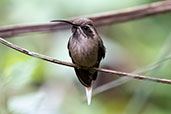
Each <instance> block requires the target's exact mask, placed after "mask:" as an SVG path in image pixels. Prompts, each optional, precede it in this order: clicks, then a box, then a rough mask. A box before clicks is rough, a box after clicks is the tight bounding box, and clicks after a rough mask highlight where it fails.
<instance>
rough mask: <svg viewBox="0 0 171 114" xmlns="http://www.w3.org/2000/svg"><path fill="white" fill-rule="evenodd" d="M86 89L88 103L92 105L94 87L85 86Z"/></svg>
mask: <svg viewBox="0 0 171 114" xmlns="http://www.w3.org/2000/svg"><path fill="white" fill-rule="evenodd" d="M85 89H86V96H87V103H88V105H90V104H91V97H92V89H93V88H92V87H88V88H87V87H86V88H85Z"/></svg>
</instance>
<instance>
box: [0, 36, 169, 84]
mask: <svg viewBox="0 0 171 114" xmlns="http://www.w3.org/2000/svg"><path fill="white" fill-rule="evenodd" d="M0 43H2V44H4V45H6V46H8V47H10V48H12V49H14V50H16V51H19V52H21V53H24V54H26V55H29V56H32V57H36V58H39V59H42V60H45V61H48V62H51V63H55V64H60V65H65V66H69V67H76V68H80V67H79V66H78V65H76V64H72V63H69V62H64V61H60V60H57V59H54V58H52V57H49V56H46V55H42V54H39V53H35V52H31V51H29V50H26V49H24V48H21V47H19V46H17V45H14V44H12V43H10V42H8V41H6V40H5V39H3V38H0ZM93 70H96V71H99V72H105V73H110V74H115V75H118V76H127V77H131V78H135V79H139V80H148V81H153V82H159V83H165V84H171V80H168V79H160V78H153V77H147V76H143V75H138V74H132V73H127V72H120V71H114V70H109V69H100V68H93Z"/></svg>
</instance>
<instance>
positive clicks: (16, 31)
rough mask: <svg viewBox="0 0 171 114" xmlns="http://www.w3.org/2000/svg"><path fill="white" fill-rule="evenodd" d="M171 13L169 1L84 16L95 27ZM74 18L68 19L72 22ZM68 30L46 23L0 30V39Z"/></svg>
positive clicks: (59, 25) (59, 24)
mask: <svg viewBox="0 0 171 114" xmlns="http://www.w3.org/2000/svg"><path fill="white" fill-rule="evenodd" d="M168 12H171V0H166V1H160V2H155V3H151V4H146V5H142V6H137V7H134V8H128V9H125V10H122V11H113V12H106V13H102V14H96V15H92V16H86V17H88V18H90V19H92V20H93V21H94V24H95V25H96V26H104V25H109V24H117V23H122V22H128V21H132V20H135V19H142V18H145V17H149V16H153V15H158V14H163V13H168ZM73 19H75V18H72V19H69V20H73ZM67 28H69V26H68V25H66V24H64V23H47V24H40V25H27V26H26V25H23V26H11V27H2V28H0V36H1V37H12V36H16V35H20V34H25V33H31V32H50V31H55V30H62V29H67Z"/></svg>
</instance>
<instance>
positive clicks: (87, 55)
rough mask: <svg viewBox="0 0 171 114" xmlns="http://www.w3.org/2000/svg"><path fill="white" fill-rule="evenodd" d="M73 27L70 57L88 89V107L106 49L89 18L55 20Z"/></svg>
mask: <svg viewBox="0 0 171 114" xmlns="http://www.w3.org/2000/svg"><path fill="white" fill-rule="evenodd" d="M52 22H64V23H68V24H70V25H72V28H71V31H72V35H71V37H70V39H69V41H68V50H69V55H70V57H71V59H72V62H73V63H74V64H76V65H78V66H79V67H80V68H74V69H75V73H76V75H77V77H78V80H79V81H80V82H81V84H82V85H83V86H84V87H85V89H86V96H87V102H88V105H90V103H91V97H92V89H93V82H94V81H95V80H96V78H97V74H98V72H97V71H94V70H92V68H93V67H96V68H98V67H99V65H100V62H101V60H102V58H104V57H105V53H106V48H105V46H104V45H103V41H102V39H101V37H100V36H99V34H98V32H97V30H96V28H95V26H94V24H93V21H92V20H91V19H89V18H77V19H74V20H73V21H66V20H53V21H52Z"/></svg>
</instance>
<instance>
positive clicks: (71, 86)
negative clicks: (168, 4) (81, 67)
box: [0, 0, 171, 114]
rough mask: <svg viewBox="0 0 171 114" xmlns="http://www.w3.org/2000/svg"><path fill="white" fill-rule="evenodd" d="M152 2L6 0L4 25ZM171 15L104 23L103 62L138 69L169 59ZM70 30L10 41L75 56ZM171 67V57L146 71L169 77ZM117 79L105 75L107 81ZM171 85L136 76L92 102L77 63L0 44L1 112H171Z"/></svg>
mask: <svg viewBox="0 0 171 114" xmlns="http://www.w3.org/2000/svg"><path fill="white" fill-rule="evenodd" d="M152 1H156V0H150V1H149V0H148V1H139V0H137V1H130V0H122V1H117V0H115V1H114V0H102V1H99V0H86V1H77V0H71V1H64V0H54V1H45V0H36V1H35V0H30V1H22V0H15V1H14V0H0V18H1V21H0V26H5V25H6V26H8V25H12V24H18V25H20V24H23V23H27V24H33V23H35V24H37V23H44V22H49V21H50V20H53V19H65V18H71V17H75V16H82V15H90V14H94V13H100V12H105V11H111V10H116V9H123V8H127V7H132V6H137V5H142V4H145V3H151V2H152ZM170 18H171V16H170V14H163V15H159V16H154V17H150V18H146V19H142V20H136V21H132V22H127V23H123V24H117V25H112V26H106V27H102V28H99V29H98V31H99V32H100V34H101V36H102V39H103V40H104V43H105V45H106V47H107V56H106V58H105V59H104V60H103V62H102V66H107V67H109V68H112V69H117V70H120V71H129V72H132V71H134V70H136V69H140V70H142V69H143V67H145V66H146V65H148V64H151V63H153V62H155V61H158V60H163V59H164V58H165V57H166V56H168V55H170V54H171V53H170V52H171V48H170V46H171V40H170V39H171V35H170V34H171V33H170V30H171V23H170ZM70 34H71V32H70V31H67V32H66V31H65V32H64V31H60V32H58V33H34V34H29V35H24V36H23V35H22V36H18V37H15V38H12V39H9V40H10V42H13V43H15V44H17V45H20V46H22V47H24V48H27V49H29V50H32V51H36V52H38V53H42V54H45V55H49V56H51V57H54V58H57V59H60V60H63V61H71V60H70V58H69V55H68V51H67V41H68V39H69V36H70ZM139 67H141V68H139ZM152 67H153V66H150V67H148V68H147V70H148V69H150V68H152ZM170 67H171V62H170V60H167V61H165V62H162V63H159V64H158V67H156V68H155V69H153V70H149V71H148V73H146V74H145V75H149V76H152V77H155V76H156V77H160V78H168V79H169V78H170V76H171V71H170ZM113 77H115V76H113ZM112 79H113V78H110V76H108V74H103V79H102V80H103V81H105V80H110V81H112ZM99 80H100V79H99ZM102 80H100V81H101V83H103V81H102ZM170 89H171V85H165V84H155V83H152V82H146V81H137V80H133V81H130V82H127V84H122V85H121V86H119V87H115V88H113V89H110V90H108V91H105V92H103V93H101V94H99V95H96V96H95V97H93V101H92V105H90V106H88V105H87V104H86V101H85V92H84V87H82V86H81V85H80V84H79V82H78V80H77V78H76V76H75V74H74V70H73V69H72V68H68V67H64V66H59V65H55V64H52V63H48V62H44V61H42V60H38V59H35V58H32V57H28V56H26V55H24V54H21V53H19V52H16V51H14V50H12V49H9V48H7V47H5V46H3V45H1V44H0V114H45V113H46V114H68V113H70V114H80V113H81V114H87V113H89V114H115V113H117V114H120V113H125V114H139V113H142V114H169V113H170V112H171V109H170V105H171V102H170V99H171V93H170V91H169V90H170Z"/></svg>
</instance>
